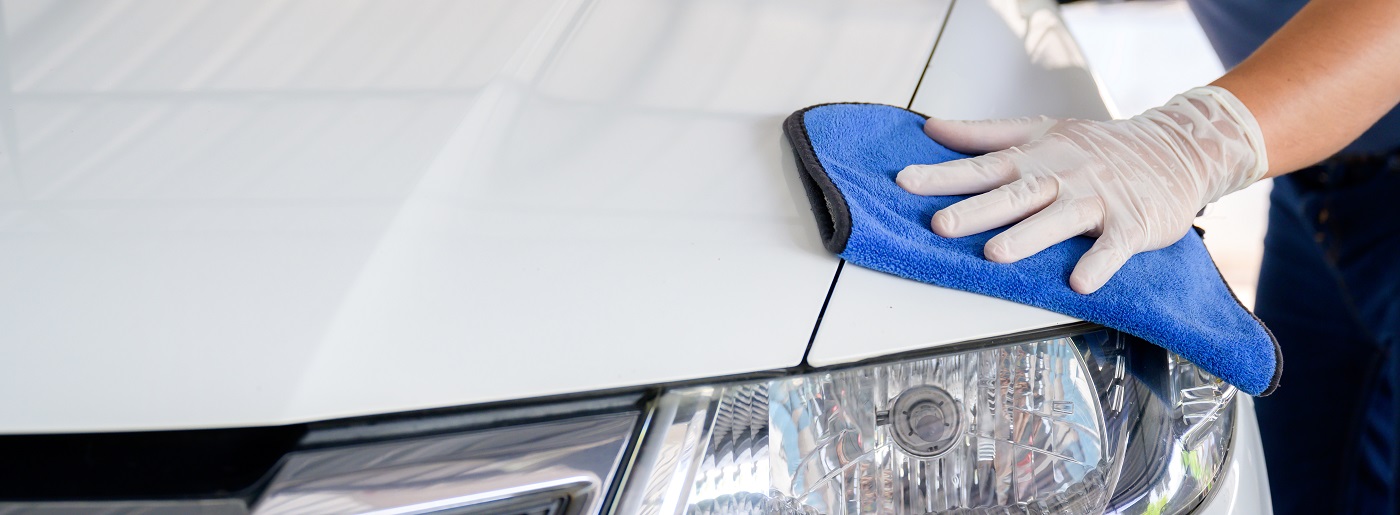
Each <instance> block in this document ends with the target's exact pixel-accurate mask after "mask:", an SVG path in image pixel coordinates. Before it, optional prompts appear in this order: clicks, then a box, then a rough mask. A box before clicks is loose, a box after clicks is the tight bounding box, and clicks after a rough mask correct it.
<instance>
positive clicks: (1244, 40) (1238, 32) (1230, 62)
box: [1187, 0, 1400, 154]
mask: <svg viewBox="0 0 1400 515" xmlns="http://www.w3.org/2000/svg"><path fill="white" fill-rule="evenodd" d="M1187 3H1189V4H1191V10H1192V11H1194V12H1195V13H1196V19H1197V20H1200V22H1201V28H1202V29H1205V33H1206V37H1207V38H1209V39H1210V44H1211V46H1213V47H1215V53H1216V55H1219V56H1220V62H1222V63H1224V64H1225V67H1226V68H1234V67H1235V65H1237V64H1240V61H1243V60H1244V58H1246V57H1249V54H1251V53H1253V52H1254V50H1255V49H1257V48H1259V45H1262V44H1263V43H1264V40H1266V39H1269V36H1271V35H1273V33H1274V32H1275V31H1277V30H1278V29H1279V27H1282V26H1283V24H1284V23H1285V22H1287V21H1288V20H1289V19H1290V18H1292V17H1293V15H1294V14H1297V13H1298V10H1299V9H1302V8H1303V5H1305V4H1307V3H1308V2H1307V0H1187ZM1393 149H1400V108H1397V109H1393V110H1391V111H1390V112H1389V113H1387V114H1386V115H1385V116H1384V117H1383V118H1381V119H1380V121H1378V122H1376V124H1375V125H1372V126H1371V128H1370V130H1367V131H1366V133H1365V134H1362V135H1361V137H1360V138H1357V139H1356V141H1355V142H1353V143H1352V144H1351V145H1348V146H1347V148H1346V149H1345V150H1343V151H1342V152H1343V153H1348V154H1374V153H1380V152H1385V151H1387V150H1393Z"/></svg>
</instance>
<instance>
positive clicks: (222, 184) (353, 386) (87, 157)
mask: <svg viewBox="0 0 1400 515" xmlns="http://www.w3.org/2000/svg"><path fill="white" fill-rule="evenodd" d="M949 5H950V2H949V1H935V2H923V1H894V2H884V3H879V4H875V5H872V4H871V3H868V2H856V1H849V2H848V1H823V2H788V1H771V2H652V1H606V0H603V1H573V0H539V1H525V0H495V1H490V0H485V1H477V2H449V1H442V2H431V1H425V2H412V3H409V2H357V3H353V4H351V3H331V4H313V3H292V4H284V3H281V2H271V1H269V2H254V1H241V2H216V3H197V2H184V3H178V4H173V5H172V4H168V3H161V2H130V3H96V4H92V3H72V2H33V3H25V4H16V3H7V4H5V5H4V6H3V9H4V11H3V16H4V21H5V23H3V24H0V27H3V28H4V30H5V31H6V32H5V34H3V35H0V42H2V43H3V45H0V57H3V63H2V64H3V67H0V71H3V74H0V82H3V88H0V89H2V90H3V91H0V93H3V94H0V103H3V104H4V109H3V110H0V133H3V136H4V137H3V141H0V144H3V155H2V156H0V264H3V266H0V341H2V342H4V343H3V348H2V349H0V352H3V357H0V413H3V415H0V432H4V433H34V432H83V431H119V430H146V429H171V428H200V427H226V426H247V425H271V424H284V423H295V422H302V421H310V420H320V419H328V418H338V417H351V416H358V415H367V414H377V413H387V412H399V411H407V410H416V409H424V408H435V407H445V406H459V405H466V404H473V403H483V402H491V401H501V400H508V399H519V398H527V397H539V396H548V395H554V394H563V393H569V392H578V391H593V390H604V389H608V388H614V387H623V386H629V385H640V384H650V383H659V382H666V381H675V380H683V379H692V378H700V377H708V376H722V375H728V374H739V373H744V372H751V371H757V370H766V369H774V368H782V367H790V366H794V365H797V364H799V363H800V362H801V360H802V356H803V352H804V351H805V350H806V347H807V344H808V341H809V338H810V337H811V334H812V331H813V326H814V323H815V322H816V319H817V315H818V313H819V312H820V310H821V308H822V305H823V301H824V299H825V297H826V294H827V292H828V289H829V287H830V286H831V284H832V280H833V274H834V273H835V271H836V268H837V264H838V260H837V259H835V258H834V257H833V256H830V255H829V254H827V253H826V252H825V251H823V250H822V249H821V247H820V243H819V241H820V240H819V238H818V237H817V235H816V234H815V227H814V224H813V223H812V220H811V215H810V214H809V213H808V206H807V205H806V204H807V201H806V199H805V197H804V196H803V195H802V193H801V188H800V185H798V184H797V183H796V175H795V174H794V173H793V170H792V167H793V164H792V162H791V159H792V158H791V155H790V154H789V151H788V150H787V149H786V148H785V147H784V144H783V142H782V136H781V134H780V132H779V127H780V122H781V120H782V119H783V117H784V116H785V115H787V114H788V113H789V112H791V111H793V110H795V109H798V108H801V107H803V106H806V105H810V104H815V103H821V102H829V101H867V102H882V103H890V104H896V105H907V103H908V102H909V99H910V97H911V95H912V94H913V92H914V91H915V88H916V85H917V84H918V82H919V79H920V74H921V72H922V71H923V68H924V66H925V63H926V61H927V59H928V57H929V53H930V51H931V49H932V48H933V45H934V41H935V38H936V37H937V35H938V32H939V27H940V25H941V22H942V19H943V17H944V16H945V15H946V13H947V11H948V8H949ZM960 295H961V294H960Z"/></svg>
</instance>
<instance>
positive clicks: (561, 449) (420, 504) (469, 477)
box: [253, 411, 640, 515]
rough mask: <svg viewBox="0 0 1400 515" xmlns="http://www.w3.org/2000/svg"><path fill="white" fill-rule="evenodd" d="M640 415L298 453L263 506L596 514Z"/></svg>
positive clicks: (268, 510)
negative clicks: (538, 510) (506, 507)
mask: <svg viewBox="0 0 1400 515" xmlns="http://www.w3.org/2000/svg"><path fill="white" fill-rule="evenodd" d="M639 416H640V413H639V412H636V411H627V412H619V413H612V414H606V415H594V416H588V417H582V418H571V419H565V420H558V421H551V422H540V423H534V424H526V425H516V426H506V427H498V428H492V429H485V430H478V431H472V432H465V433H456V434H447V435H440V436H430V437H421V438H411V439H404V440H396V441H386V442H381V443H373V444H364V445H354V446H348V447H336V448H328V449H320V450H311V451H299V452H295V453H292V454H290V455H288V456H287V458H286V460H285V461H284V464H283V466H282V468H281V470H279V471H278V472H277V474H276V476H275V477H274V478H273V480H272V482H271V484H270V485H269V486H268V488H267V490H266V492H265V493H264V494H263V496H262V497H261V499H260V500H259V501H258V503H257V504H256V505H255V506H254V510H253V513H255V514H283V513H309V512H315V513H382V514H409V513H429V512H436V511H440V510H445V509H452V510H454V513H456V512H461V513H472V512H476V511H480V510H488V511H495V510H496V509H500V508H503V507H504V506H503V505H504V504H507V503H508V504H510V505H511V506H512V507H515V506H521V507H537V508H541V509H547V508H549V509H554V510H555V511H553V512H550V513H560V514H568V515H573V514H586V513H595V512H597V510H598V509H599V508H600V506H601V504H602V502H603V497H604V494H605V493H606V491H607V490H608V488H609V487H610V486H611V484H612V478H613V476H614V475H615V474H616V471H617V468H618V464H619V462H620V461H621V458H622V455H623V453H624V452H625V451H626V449H627V444H628V442H629V441H630V440H631V437H632V434H633V430H634V427H635V425H636V423H637V420H638V418H639ZM522 503H523V504H522ZM527 505H528V506H527ZM551 507H552V508H551Z"/></svg>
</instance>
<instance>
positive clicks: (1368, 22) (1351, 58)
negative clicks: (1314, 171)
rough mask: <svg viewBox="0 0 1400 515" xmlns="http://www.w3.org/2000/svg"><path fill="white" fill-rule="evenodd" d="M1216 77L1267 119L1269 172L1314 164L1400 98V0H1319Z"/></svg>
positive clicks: (1274, 173)
mask: <svg viewBox="0 0 1400 515" xmlns="http://www.w3.org/2000/svg"><path fill="white" fill-rule="evenodd" d="M1213 84H1214V85H1216V86H1220V87H1223V88H1225V89H1228V90H1230V92H1232V93H1234V94H1235V96H1236V97H1238V98H1239V99H1240V101H1242V102H1244V104H1245V105H1246V106H1248V107H1249V110H1250V112H1251V113H1252V114H1253V115H1254V117H1255V119H1257V120H1258V121H1259V126H1260V128H1261V129H1262V131H1263V133H1264V141H1265V148H1266V150H1267V152H1268V159H1269V173H1268V176H1270V177H1272V176H1277V175H1282V174H1285V173H1288V172H1292V171H1294V170H1298V169H1300V168H1303V167H1306V166H1309V165H1312V164H1314V163H1316V162H1318V161H1321V160H1323V159H1325V158H1327V157H1328V156H1330V155H1332V154H1334V153H1336V152H1337V151H1339V150H1341V149H1342V148H1343V147H1345V146H1346V145H1347V144H1349V143H1351V141H1352V140H1355V139H1356V138H1357V137H1358V136H1360V135H1361V133H1363V132H1365V131H1366V129H1367V128H1369V127H1370V126H1371V125H1372V124H1374V123H1375V122H1376V120H1379V119H1380V117H1381V116H1383V115H1385V113H1387V112H1389V111H1390V110H1391V109H1392V108H1394V107H1395V106H1396V104H1397V103H1400V1H1397V0H1313V1H1312V2H1311V3H1309V4H1308V5H1307V6H1306V7H1304V8H1303V9H1302V10H1301V11H1299V13H1298V15H1297V16H1295V17H1294V18H1293V19H1292V20H1291V21H1289V22H1288V24H1287V25H1284V26H1283V28H1282V29H1280V30H1279V31H1278V33H1276V34H1274V36H1273V37H1272V38H1269V40H1268V41H1267V42H1265V43H1264V45H1263V46H1261V47H1260V48H1259V50H1258V51H1256V52H1255V53H1254V54H1253V55H1251V56H1250V57H1249V58H1248V59H1246V60H1245V61H1244V62H1242V63H1240V65H1239V66H1236V67H1235V68H1234V69H1233V70H1231V71H1230V72H1229V73H1227V74H1225V76H1223V77H1221V78H1220V79H1219V80H1216V81H1215V82H1214V83H1213Z"/></svg>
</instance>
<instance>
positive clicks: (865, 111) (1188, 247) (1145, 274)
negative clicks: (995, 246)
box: [783, 104, 1283, 395]
mask: <svg viewBox="0 0 1400 515" xmlns="http://www.w3.org/2000/svg"><path fill="white" fill-rule="evenodd" d="M925 119H926V117H924V116H922V115H920V114H918V113H914V112H911V111H908V110H905V109H901V108H898V107H893V106H887V105H876V104H823V105H818V106H813V107H809V108H807V109H803V110H801V111H798V112H796V113H793V115H792V116H791V117H789V118H788V119H787V121H786V122H785V123H784V126H783V128H784V132H785V133H786V134H787V137H788V140H789V141H791V142H792V147H793V150H794V151H795V152H796V154H797V162H798V168H799V169H800V174H801V176H802V183H803V185H804V186H806V189H807V195H808V197H809V198H810V200H811V201H812V212H813V214H815V215H816V217H817V223H818V226H819V228H820V232H821V236H822V239H823V243H824V244H825V245H826V248H827V249H829V250H831V251H832V252H834V253H836V254H838V255H840V256H841V257H842V258H844V259H846V260H847V261H850V262H851V263H854V264H856V265H860V266H863V267H866V268H871V269H875V270H879V271H882V272H887V273H891V274H895V275H898V276H902V277H907V278H909V279H914V280H916V281H922V282H925V283H930V284H936V285H939V286H944V287H948V288H955V289H959V290H966V291H970V292H974V293H980V294H983V295H990V296H993V297H999V298H1003V299H1007V300H1011V301H1015V302H1019V303H1022V304H1028V305H1031V306H1037V307H1041V308H1044V309H1048V310H1051V311H1056V312H1059V313H1063V314H1066V315H1069V316H1072V317H1075V318H1079V319H1082V320H1087V321H1090V322H1094V323H1098V324H1101V325H1103V326H1107V327H1111V328H1114V329H1118V330H1121V331H1124V332H1126V333H1128V334H1132V335H1134V336H1137V337H1139V338H1142V339H1144V340H1146V341H1148V342H1151V343H1154V344H1156V345H1160V346H1162V347H1165V348H1166V349H1167V350H1170V351H1172V352H1175V353H1177V354H1178V355H1180V356H1181V357H1183V358H1186V359H1188V360H1191V361H1192V362H1194V363H1196V364H1197V365H1198V366H1200V367H1202V368H1204V369H1205V370H1207V371H1209V372H1211V373H1212V374H1215V375H1216V376H1217V377H1220V378H1221V379H1224V380H1225V381H1226V382H1229V383H1230V384H1233V385H1235V386H1236V387H1238V388H1239V389H1240V390H1242V391H1244V392H1247V393H1250V394H1253V395H1268V394H1269V393H1270V392H1272V391H1273V389H1274V388H1276V387H1277V386H1278V378H1279V373H1280V372H1281V371H1282V369H1283V358H1282V355H1281V354H1280V352H1279V348H1278V342H1276V341H1275V340H1274V337H1273V335H1272V334H1271V333H1270V332H1269V330H1268V329H1267V328H1265V327H1264V324H1263V323H1261V322H1260V321H1259V319H1258V318H1255V317H1254V315H1253V314H1252V313H1250V312H1249V310H1247V309H1245V308H1244V307H1243V306H1241V305H1240V303H1239V300H1238V299H1236V298H1235V295H1234V293H1233V292H1231V291H1230V288H1229V287H1228V286H1226V285H1225V281H1224V279H1223V278H1222V277H1221V276H1220V272H1219V270H1218V269H1216V267H1215V263H1214V262H1213V261H1211V258H1210V255H1209V254H1208V253H1207V252H1206V248H1205V244H1204V242H1203V241H1202V240H1201V236H1200V234H1198V233H1196V232H1190V233H1188V234H1187V235H1186V236H1185V237H1183V238H1182V239H1181V240H1180V241H1178V242H1176V243H1174V244H1172V245H1171V246H1170V247H1167V248H1164V249H1161V250H1157V251H1152V252H1146V253H1143V254H1139V255H1137V256H1134V257H1133V258H1132V259H1130V260H1128V263H1127V265H1125V266H1124V267H1123V269H1122V270H1121V271H1119V272H1118V274H1117V275H1115V276H1114V277H1113V279H1111V280H1109V281H1108V284H1106V285H1104V286H1103V288H1101V289H1100V290H1099V291H1097V292H1094V293H1093V294H1090V295H1081V294H1079V293H1075V292H1074V291H1073V290H1071V289H1070V288H1069V274H1070V271H1071V270H1072V269H1073V268H1074V265H1075V263H1076V262H1078V260H1079V258H1080V256H1081V255H1083V254H1084V252H1085V251H1087V250H1089V246H1090V245H1091V244H1092V243H1093V240H1092V239H1091V238H1088V237H1083V236H1081V237H1076V238H1073V239H1070V240H1068V241H1065V242H1062V243H1060V244H1057V245H1055V246H1053V247H1050V248H1049V249H1046V250H1045V251H1043V252H1041V253H1039V254H1036V255H1034V256H1032V257H1029V258H1026V259H1024V260H1021V261H1018V262H1016V263H1012V264H1001V263H995V262H992V261H988V260H987V259H986V258H984V257H983V255H982V246H983V245H985V244H986V243H987V240H989V239H991V238H992V236H995V235H996V234H997V233H999V232H1001V230H1003V229H998V230H994V231H990V232H986V233H983V234H978V235H975V236H969V237H966V238H954V239H949V238H944V237H941V236H938V235H937V234H934V233H933V231H932V230H930V229H929V220H930V219H931V218H932V217H933V213H934V212H935V211H938V210H939V209H942V208H944V207H947V206H949V205H951V204H953V203H954V202H957V201H959V200H962V199H964V198H966V197H962V196H947V197H921V196H918V195H914V194H912V193H908V192H906V191H904V190H903V189H901V188H900V187H899V186H898V185H896V184H895V182H894V177H895V174H897V173H899V171H900V170H901V169H903V168H904V167H905V166H907V165H911V164H932V163H940V162H943V161H951V160H954V159H961V158H965V157H969V156H967V155H964V154H960V153H957V152H954V151H952V150H949V149H947V148H945V147H943V146H942V145H939V144H938V143H935V142H934V141H933V140H931V139H929V138H928V136H926V135H924V132H923V124H924V120H925Z"/></svg>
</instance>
